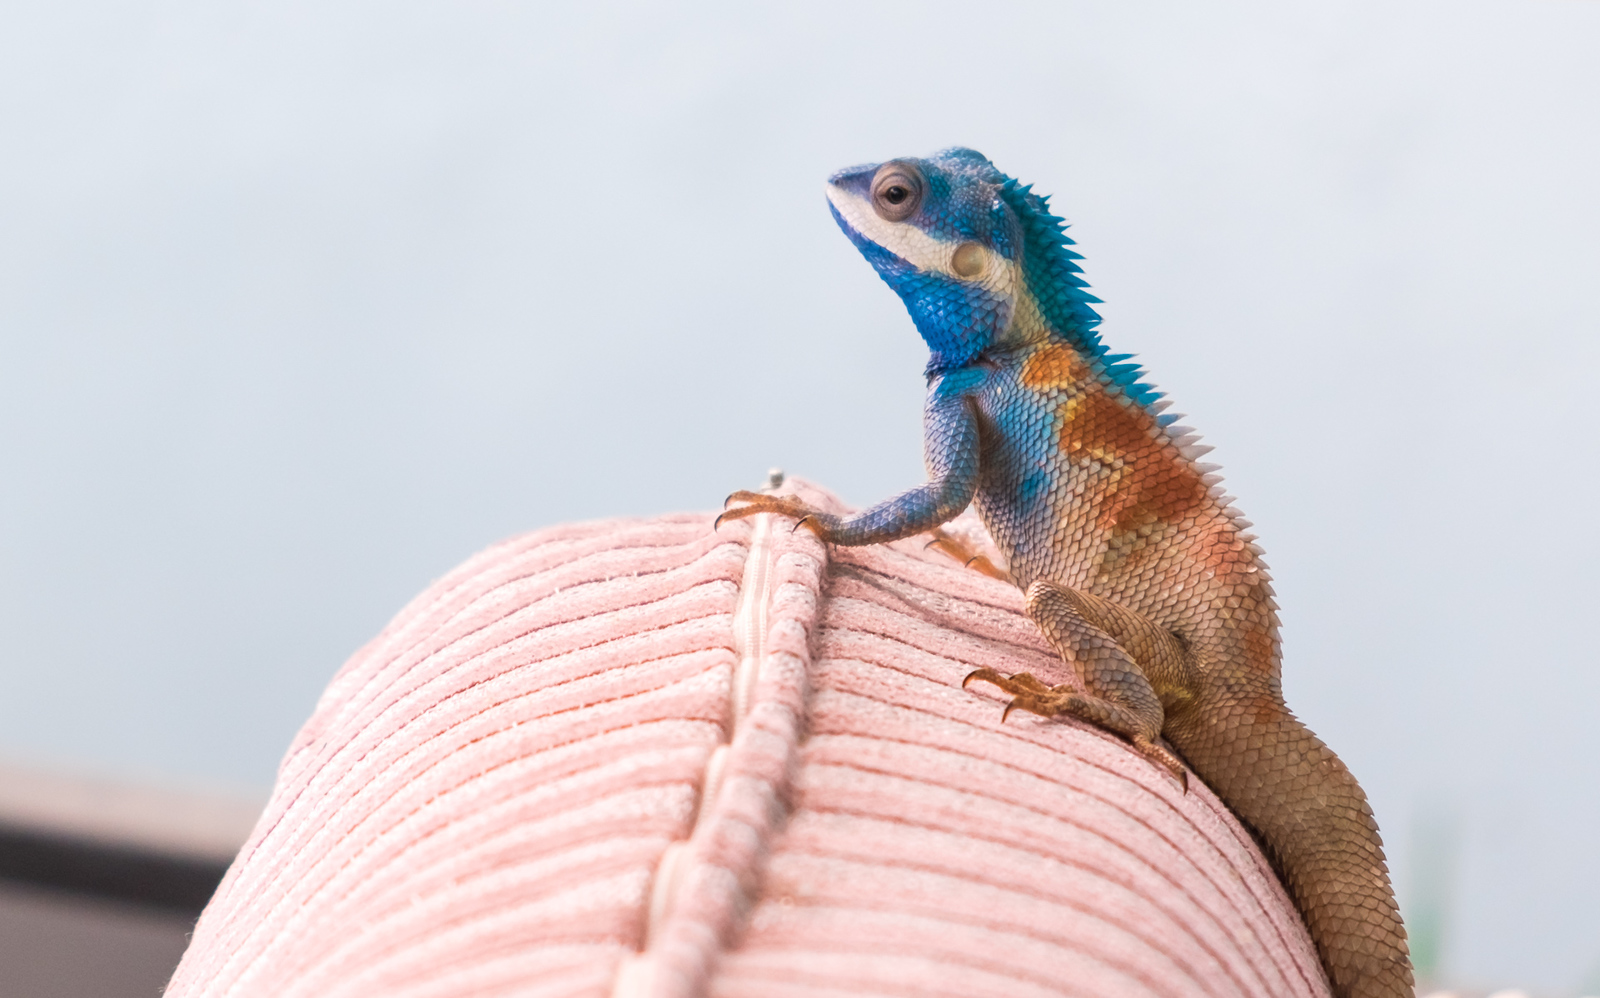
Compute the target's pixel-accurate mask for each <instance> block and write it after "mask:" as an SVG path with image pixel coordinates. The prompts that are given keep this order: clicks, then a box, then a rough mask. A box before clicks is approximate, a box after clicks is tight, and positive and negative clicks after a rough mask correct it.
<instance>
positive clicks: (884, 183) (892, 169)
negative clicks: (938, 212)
mask: <svg viewBox="0 0 1600 998" xmlns="http://www.w3.org/2000/svg"><path fill="white" fill-rule="evenodd" d="M923 186H924V185H923V181H922V171H921V170H918V169H917V168H916V167H914V166H912V165H911V164H910V163H885V164H883V165H882V166H880V167H878V173H877V175H876V176H874V177H873V178H872V210H873V211H876V212H877V213H878V217H879V218H881V219H883V220H884V221H886V222H904V221H905V220H906V219H908V218H910V217H911V216H912V215H914V214H916V213H917V208H918V207H920V206H921V205H922V190H923Z"/></svg>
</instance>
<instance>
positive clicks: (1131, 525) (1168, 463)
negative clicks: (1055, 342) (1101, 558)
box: [1041, 351, 1206, 533]
mask: <svg viewBox="0 0 1600 998" xmlns="http://www.w3.org/2000/svg"><path fill="white" fill-rule="evenodd" d="M1042 352H1043V351H1041V353H1042ZM1059 414H1060V416H1061V449H1062V451H1063V452H1065V453H1066V455H1067V456H1068V457H1069V458H1071V459H1072V460H1073V461H1074V462H1077V463H1088V462H1091V461H1093V462H1097V463H1099V464H1100V465H1102V466H1103V468H1104V469H1105V476H1104V480H1103V481H1101V482H1100V483H1098V484H1096V485H1092V486H1091V489H1092V490H1093V491H1094V492H1095V493H1096V495H1095V496H1094V497H1093V500H1092V501H1091V503H1090V506H1091V508H1093V509H1096V510H1098V511H1099V519H1098V525H1099V526H1100V528H1101V529H1102V530H1110V531H1112V532H1113V533H1127V532H1129V531H1136V530H1138V529H1139V528H1140V527H1143V526H1146V525H1148V524H1153V523H1156V522H1158V521H1159V522H1163V523H1173V522H1176V521H1177V520H1179V519H1181V518H1182V517H1183V516H1184V515H1185V514H1189V513H1192V512H1194V511H1195V510H1197V509H1198V508H1200V506H1201V505H1202V503H1203V502H1204V501H1205V498H1206V487H1205V486H1204V485H1203V484H1202V483H1201V481H1200V476H1199V475H1197V474H1195V472H1194V471H1193V470H1192V469H1191V468H1190V467H1189V466H1188V464H1187V463H1186V462H1180V461H1174V460H1172V458H1171V457H1170V456H1169V455H1168V454H1167V453H1166V451H1167V450H1168V448H1167V447H1166V445H1165V444H1164V443H1163V442H1161V441H1158V440H1157V439H1156V438H1155V436H1154V433H1155V430H1156V422H1155V418H1154V417H1153V416H1151V415H1150V414H1149V413H1147V412H1145V411H1144V410H1143V409H1140V408H1138V407H1137V406H1134V405H1131V404H1127V405H1125V404H1123V402H1122V401H1120V400H1118V399H1116V398H1113V397H1112V396H1111V395H1109V394H1107V393H1106V392H1105V390H1104V389H1103V388H1101V387H1100V386H1099V385H1095V386H1092V387H1091V388H1090V389H1089V391H1087V392H1086V393H1084V394H1082V395H1079V396H1076V397H1074V398H1071V399H1069V400H1067V401H1066V402H1064V403H1062V405H1061V408H1060V410H1059Z"/></svg>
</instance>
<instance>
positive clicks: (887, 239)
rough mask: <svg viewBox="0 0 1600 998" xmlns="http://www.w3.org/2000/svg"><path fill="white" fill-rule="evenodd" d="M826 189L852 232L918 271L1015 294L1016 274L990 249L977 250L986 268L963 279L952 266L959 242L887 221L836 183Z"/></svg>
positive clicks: (908, 224) (1006, 293) (1004, 293)
mask: <svg viewBox="0 0 1600 998" xmlns="http://www.w3.org/2000/svg"><path fill="white" fill-rule="evenodd" d="M825 186H826V190H827V194H828V201H829V203H830V204H832V205H833V207H834V210H836V211H837V212H838V213H839V215H840V216H841V217H842V218H844V220H845V222H846V223H848V224H849V226H850V227H851V228H852V229H855V230H856V231H857V232H859V233H861V234H862V235H863V236H866V237H867V238H868V239H870V240H872V241H873V242H875V243H877V244H878V245H879V246H882V247H883V248H884V249H886V250H888V251H889V252H890V253H893V254H894V255H895V256H897V257H899V258H900V259H902V260H904V261H906V262H907V263H909V264H911V265H912V266H913V267H916V268H917V269H918V270H921V271H923V272H925V273H930V274H942V275H944V276H945V277H949V278H951V279H953V280H957V281H961V282H963V283H967V284H979V285H982V286H983V287H984V288H986V289H987V290H989V291H991V292H995V293H997V294H1003V295H1006V296H1007V297H1009V296H1011V295H1012V294H1013V293H1014V292H1015V290H1016V281H1015V275H1013V274H1012V268H1011V267H1010V266H1009V261H1007V260H1006V259H1004V258H1003V257H1001V256H999V255H998V254H997V253H995V252H994V251H993V250H991V249H990V248H989V247H987V246H982V245H979V247H978V248H979V249H981V250H982V251H983V259H984V265H983V269H982V270H981V271H979V272H978V273H977V274H974V275H972V276H971V277H963V276H961V275H960V274H958V273H956V272H955V269H954V268H953V267H952V265H951V260H952V258H953V257H954V256H955V250H956V247H957V246H959V245H960V243H959V242H951V241H948V240H944V239H936V238H935V237H933V236H930V235H929V234H928V233H926V232H924V231H922V230H921V229H919V228H917V227H916V226H915V225H912V224H911V223H909V222H890V221H886V220H884V219H882V218H880V217H879V216H878V213H877V212H876V211H873V210H872V202H871V201H869V200H868V199H866V198H864V197H861V196H860V195H859V194H856V193H855V192H853V191H847V190H845V189H844V188H842V187H836V186H834V185H833V184H827V185H825Z"/></svg>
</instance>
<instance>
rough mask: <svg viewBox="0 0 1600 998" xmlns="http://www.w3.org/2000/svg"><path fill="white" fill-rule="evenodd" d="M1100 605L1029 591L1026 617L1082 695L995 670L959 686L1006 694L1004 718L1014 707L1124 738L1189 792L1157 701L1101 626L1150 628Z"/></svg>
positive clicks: (1045, 588)
mask: <svg viewBox="0 0 1600 998" xmlns="http://www.w3.org/2000/svg"><path fill="white" fill-rule="evenodd" d="M1103 603H1104V601H1102V600H1096V599H1094V598H1093V597H1089V596H1085V595H1084V594H1081V593H1078V592H1076V591H1075V590H1071V589H1067V588H1065V587H1063V586H1058V585H1055V584H1053V583H1049V582H1035V583H1034V584H1033V585H1032V586H1029V587H1028V594H1027V612H1028V616H1029V617H1031V618H1032V619H1033V622H1034V623H1035V624H1037V625H1038V626H1039V630H1040V631H1042V632H1043V633H1044V636H1045V639H1046V640H1048V641H1049V642H1050V644H1051V645H1052V646H1053V647H1054V648H1055V650H1056V653H1057V654H1059V655H1060V656H1061V657H1062V659H1063V660H1065V661H1066V662H1067V663H1068V664H1069V665H1071V666H1073V667H1074V668H1075V669H1076V670H1077V673H1078V676H1079V678H1080V679H1081V680H1082V681H1083V689H1081V690H1080V689H1077V688H1075V687H1073V686H1070V685H1062V686H1054V687H1049V686H1045V685H1044V684H1043V683H1041V682H1040V681H1039V680H1038V679H1036V678H1034V677H1033V676H1031V675H1029V674H1027V673H1020V674H1018V675H1015V676H1003V675H1001V674H1000V673H997V672H995V671H994V670H993V669H979V670H977V671H976V672H973V673H972V674H971V675H969V676H967V678H966V680H964V681H963V682H962V685H963V686H965V685H966V684H967V683H968V682H971V681H972V680H974V679H977V680H981V681H983V682H986V683H990V684H993V685H995V686H998V687H999V688H1000V689H1002V690H1004V691H1006V692H1007V693H1010V694H1011V695H1012V698H1013V699H1012V701H1011V702H1010V703H1009V704H1008V705H1007V706H1006V713H1007V714H1010V712H1011V711H1012V710H1014V709H1015V710H1026V711H1028V712H1030V713H1033V714H1040V715H1043V716H1045V717H1056V716H1062V715H1065V716H1068V717H1076V718H1078V719H1079V720H1082V721H1087V722H1088V723H1090V724H1093V725H1095V726H1096V727H1099V728H1104V729H1105V730H1107V731H1111V732H1113V733H1115V734H1118V735H1121V736H1122V737H1123V738H1126V739H1127V740H1128V741H1129V742H1131V743H1132V744H1133V747H1134V749H1135V750H1137V751H1138V752H1139V753H1140V754H1141V755H1144V756H1145V757H1146V758H1148V759H1150V760H1151V761H1152V762H1154V763H1156V764H1158V765H1160V766H1162V767H1163V768H1165V769H1166V770H1167V771H1168V772H1169V773H1171V774H1172V776H1173V778H1174V779H1176V780H1177V781H1178V783H1179V784H1180V785H1181V786H1183V787H1184V788H1185V789H1187V788H1188V785H1189V779H1188V771H1187V770H1186V769H1185V768H1184V765H1183V761H1182V760H1180V759H1179V758H1178V757H1177V756H1176V755H1174V754H1173V753H1172V752H1171V751H1170V750H1169V749H1167V748H1166V746H1164V745H1162V744H1161V743H1160V742H1159V741H1158V740H1157V739H1159V738H1160V736H1161V727H1162V724H1163V723H1164V722H1165V719H1166V713H1165V711H1164V710H1163V708H1162V706H1161V698H1160V697H1159V696H1158V695H1157V694H1156V691H1155V688H1154V687H1153V686H1152V685H1151V682H1150V679H1149V677H1148V676H1146V675H1145V672H1144V670H1143V669H1141V668H1140V665H1139V663H1138V662H1137V661H1135V660H1134V658H1133V656H1132V655H1130V654H1129V651H1128V649H1127V648H1125V647H1124V646H1123V644H1122V643H1120V642H1119V641H1118V640H1117V638H1116V637H1114V636H1113V635H1112V634H1111V633H1110V632H1109V631H1108V630H1106V629H1105V628H1104V627H1102V626H1101V625H1102V624H1123V625H1126V624H1129V623H1130V622H1133V623H1136V624H1143V625H1144V626H1145V627H1151V628H1153V625H1150V624H1148V622H1145V621H1143V620H1142V618H1137V617H1135V616H1134V615H1132V614H1129V613H1127V612H1126V611H1122V612H1120V613H1115V612H1112V611H1114V610H1119V609H1120V608H1113V607H1111V606H1109V605H1104V606H1103V605H1102V604H1103ZM1108 617H1114V618H1121V617H1127V618H1129V620H1121V619H1107V618H1108ZM1119 629H1121V628H1119ZM1130 643H1131V642H1130ZM1140 643H1141V644H1144V643H1148V642H1147V641H1146V642H1140ZM1140 650H1143V649H1140ZM1002 720H1004V718H1003V717H1002Z"/></svg>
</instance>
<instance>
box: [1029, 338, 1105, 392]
mask: <svg viewBox="0 0 1600 998" xmlns="http://www.w3.org/2000/svg"><path fill="white" fill-rule="evenodd" d="M1088 376H1089V365H1087V364H1085V363H1084V362H1083V358H1082V357H1079V356H1078V352H1077V351H1076V350H1074V349H1072V348H1071V347H1069V346H1067V345H1066V344H1065V343H1046V344H1045V345H1044V346H1042V347H1040V348H1039V349H1037V350H1035V351H1034V352H1033V353H1031V354H1029V355H1028V359H1027V360H1025V361H1023V362H1022V386H1023V387H1024V388H1029V389H1032V390H1033V391H1036V392H1038V391H1049V390H1050V389H1052V388H1067V387H1069V386H1071V385H1074V384H1077V383H1078V382H1079V381H1082V380H1083V379H1084V378H1086V377H1088Z"/></svg>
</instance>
